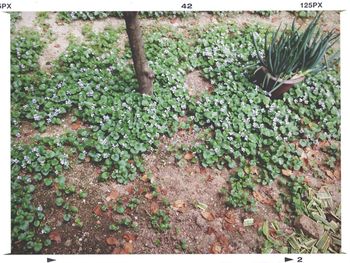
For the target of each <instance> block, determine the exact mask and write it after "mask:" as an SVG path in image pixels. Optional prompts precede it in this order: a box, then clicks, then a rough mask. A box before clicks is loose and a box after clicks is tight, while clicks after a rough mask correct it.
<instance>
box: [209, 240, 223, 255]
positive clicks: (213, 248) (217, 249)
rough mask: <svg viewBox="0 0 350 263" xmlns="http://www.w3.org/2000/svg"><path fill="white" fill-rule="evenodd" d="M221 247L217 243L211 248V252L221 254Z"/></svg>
mask: <svg viewBox="0 0 350 263" xmlns="http://www.w3.org/2000/svg"><path fill="white" fill-rule="evenodd" d="M221 250H222V248H221V246H220V244H219V243H217V242H215V243H214V244H213V245H212V246H211V249H210V252H211V253H213V254H219V253H221Z"/></svg>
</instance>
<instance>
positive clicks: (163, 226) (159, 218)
mask: <svg viewBox="0 0 350 263" xmlns="http://www.w3.org/2000/svg"><path fill="white" fill-rule="evenodd" d="M151 224H152V227H153V228H154V229H155V230H157V231H159V232H165V231H167V230H168V229H170V217H169V216H168V215H167V214H166V212H165V211H164V210H158V211H157V212H156V213H154V214H153V215H151Z"/></svg>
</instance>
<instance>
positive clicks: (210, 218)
mask: <svg viewBox="0 0 350 263" xmlns="http://www.w3.org/2000/svg"><path fill="white" fill-rule="evenodd" d="M201 215H202V216H203V218H204V219H206V220H208V221H213V220H214V215H213V213H211V212H208V211H202V212H201Z"/></svg>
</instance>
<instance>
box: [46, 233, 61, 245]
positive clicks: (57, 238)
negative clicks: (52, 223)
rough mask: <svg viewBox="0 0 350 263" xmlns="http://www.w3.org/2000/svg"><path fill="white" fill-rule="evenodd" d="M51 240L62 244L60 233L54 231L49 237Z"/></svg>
mask: <svg viewBox="0 0 350 263" xmlns="http://www.w3.org/2000/svg"><path fill="white" fill-rule="evenodd" d="M49 238H50V239H51V240H52V241H55V242H56V243H57V244H59V243H61V235H60V234H59V233H58V231H52V232H51V233H50V235H49Z"/></svg>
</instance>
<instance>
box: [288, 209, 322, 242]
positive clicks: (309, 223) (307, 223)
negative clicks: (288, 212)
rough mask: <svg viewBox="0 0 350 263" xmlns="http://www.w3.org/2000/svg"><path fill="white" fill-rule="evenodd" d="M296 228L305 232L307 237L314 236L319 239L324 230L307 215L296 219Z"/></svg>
mask: <svg viewBox="0 0 350 263" xmlns="http://www.w3.org/2000/svg"><path fill="white" fill-rule="evenodd" d="M294 224H295V227H297V228H299V229H301V230H303V232H304V233H305V234H307V235H310V236H312V237H313V238H316V239H319V238H320V237H321V236H322V234H323V232H324V229H323V227H322V226H321V225H319V224H318V223H316V222H315V221H314V220H312V219H311V218H310V217H308V216H306V215H301V216H299V217H297V218H296V219H295V223H294Z"/></svg>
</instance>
